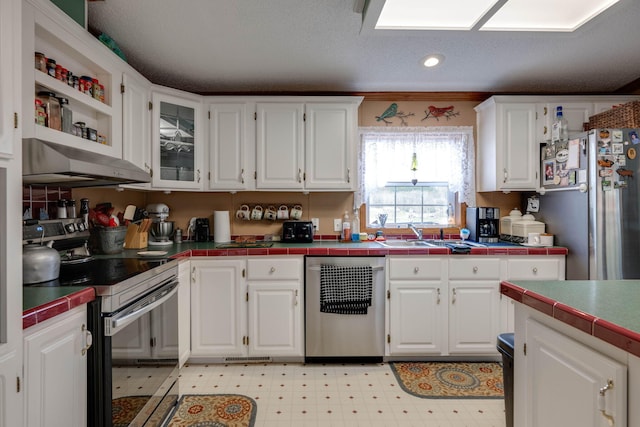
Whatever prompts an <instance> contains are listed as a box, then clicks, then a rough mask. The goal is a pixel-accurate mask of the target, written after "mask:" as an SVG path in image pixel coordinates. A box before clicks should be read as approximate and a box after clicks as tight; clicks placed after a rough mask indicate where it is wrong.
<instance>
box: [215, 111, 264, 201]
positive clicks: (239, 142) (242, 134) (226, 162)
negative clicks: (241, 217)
mask: <svg viewBox="0 0 640 427" xmlns="http://www.w3.org/2000/svg"><path fill="white" fill-rule="evenodd" d="M248 107H249V106H248V104H247V103H246V102H241V101H235V102H216V103H212V104H209V163H208V164H209V173H208V178H209V179H208V189H210V190H231V191H236V190H248V189H251V187H252V185H253V176H252V173H253V169H252V165H251V164H250V163H249V154H250V153H252V152H253V150H252V149H251V148H252V147H251V145H250V144H249V134H251V135H253V134H252V133H250V132H249V129H247V123H248V117H247V114H248ZM251 123H252V124H253V121H251Z"/></svg>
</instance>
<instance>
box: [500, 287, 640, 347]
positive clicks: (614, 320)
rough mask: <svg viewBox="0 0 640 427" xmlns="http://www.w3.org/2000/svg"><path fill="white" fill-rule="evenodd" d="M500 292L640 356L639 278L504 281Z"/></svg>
mask: <svg viewBox="0 0 640 427" xmlns="http://www.w3.org/2000/svg"><path fill="white" fill-rule="evenodd" d="M500 292H501V293H502V294H504V295H506V296H508V297H510V298H512V299H514V300H515V301H517V302H519V303H522V304H524V305H527V306H529V307H532V308H534V309H536V310H538V311H540V312H542V313H545V314H547V315H548V316H551V317H553V318H555V319H557V320H560V321H561V322H564V323H566V324H568V325H571V326H573V327H574V328H576V329H579V330H581V331H583V332H585V333H587V334H589V335H593V336H594V337H596V338H599V339H601V340H603V341H605V342H607V343H609V344H611V345H614V346H616V347H618V348H621V349H622V350H625V351H627V352H629V353H631V354H633V355H635V356H639V357H640V311H638V309H637V307H636V306H635V305H634V304H632V303H631V304H630V303H629V302H630V301H631V302H633V301H640V280H567V281H539V282H538V281H535V282H534V281H525V280H523V281H512V282H509V281H504V282H502V283H501V284H500Z"/></svg>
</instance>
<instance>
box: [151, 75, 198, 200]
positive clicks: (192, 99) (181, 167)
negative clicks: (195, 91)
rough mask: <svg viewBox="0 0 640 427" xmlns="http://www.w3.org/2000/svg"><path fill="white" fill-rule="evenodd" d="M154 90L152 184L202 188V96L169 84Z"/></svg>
mask: <svg viewBox="0 0 640 427" xmlns="http://www.w3.org/2000/svg"><path fill="white" fill-rule="evenodd" d="M153 90H154V91H153V93H152V100H153V102H152V103H153V107H152V119H151V129H152V132H153V134H152V139H151V141H152V146H151V158H152V175H151V178H152V185H153V187H154V188H164V189H169V190H171V189H190V190H201V189H202V188H203V159H204V158H205V156H206V154H205V153H206V144H205V139H204V136H203V134H204V132H203V126H202V117H201V116H202V97H200V96H197V95H192V94H189V93H186V92H181V91H172V90H170V89H166V88H158V87H154V89H153Z"/></svg>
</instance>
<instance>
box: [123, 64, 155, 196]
mask: <svg viewBox="0 0 640 427" xmlns="http://www.w3.org/2000/svg"><path fill="white" fill-rule="evenodd" d="M121 92H122V158H123V159H124V160H128V161H130V162H131V163H133V164H134V165H136V166H138V167H139V168H141V169H143V170H144V171H145V172H147V173H149V174H150V173H151V139H150V137H149V135H150V133H151V116H150V112H149V104H150V102H151V83H149V81H148V80H147V79H145V78H144V77H142V76H140V75H138V74H137V73H135V72H133V71H132V72H125V73H123V74H122V86H121ZM150 185H151V184H149V183H146V184H133V185H131V186H132V187H143V188H148V187H150Z"/></svg>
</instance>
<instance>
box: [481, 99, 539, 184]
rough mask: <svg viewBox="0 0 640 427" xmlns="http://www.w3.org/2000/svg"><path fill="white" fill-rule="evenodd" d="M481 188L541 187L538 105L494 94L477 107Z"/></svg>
mask: <svg viewBox="0 0 640 427" xmlns="http://www.w3.org/2000/svg"><path fill="white" fill-rule="evenodd" d="M475 109H476V113H477V117H476V118H477V126H478V131H477V132H478V144H477V146H478V154H477V157H478V159H477V162H476V164H477V165H478V168H477V171H476V176H477V182H476V187H477V190H478V191H511V190H525V191H526V190H535V189H536V188H537V187H538V172H537V171H538V160H537V159H538V157H537V154H536V153H537V146H538V142H537V138H536V104H535V103H533V102H509V98H508V97H492V98H489V99H488V100H486V101H485V102H483V103H482V104H480V105H478V106H477V107H476V108H475Z"/></svg>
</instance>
